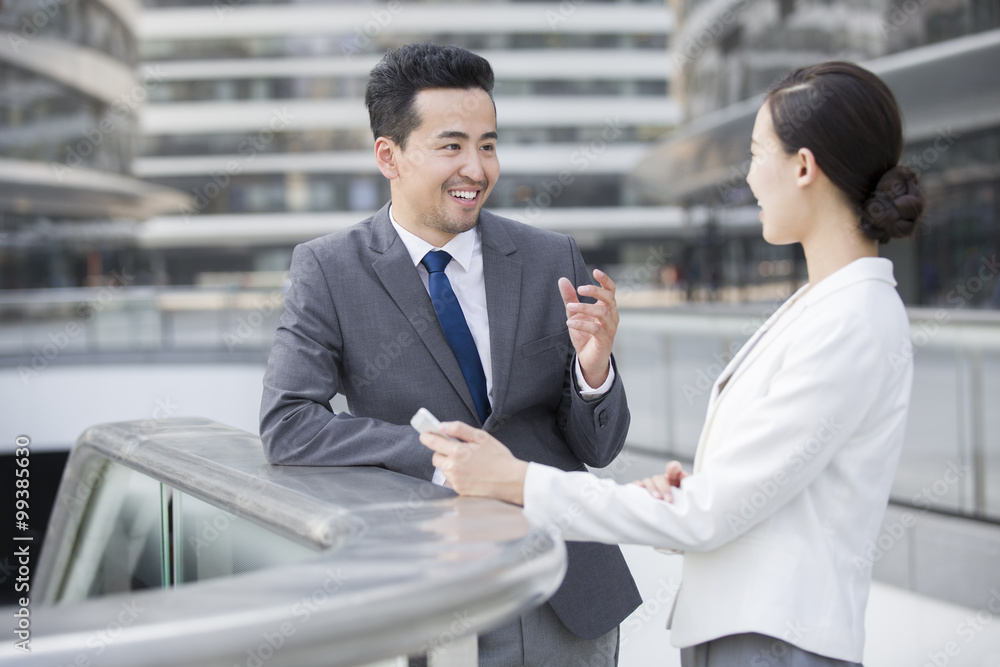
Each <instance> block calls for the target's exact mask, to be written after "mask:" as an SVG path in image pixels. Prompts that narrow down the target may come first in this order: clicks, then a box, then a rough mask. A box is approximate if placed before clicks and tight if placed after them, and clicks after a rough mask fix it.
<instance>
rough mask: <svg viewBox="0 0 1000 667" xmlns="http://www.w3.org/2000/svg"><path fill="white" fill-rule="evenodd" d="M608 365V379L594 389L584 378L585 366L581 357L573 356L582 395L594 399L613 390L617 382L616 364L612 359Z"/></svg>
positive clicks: (577, 381) (577, 382)
mask: <svg viewBox="0 0 1000 667" xmlns="http://www.w3.org/2000/svg"><path fill="white" fill-rule="evenodd" d="M608 366H609V367H608V379H606V380H605V381H604V384H602V385H601V386H600V387H598V388H597V389H594V388H593V387H591V386H590V385H589V384H587V381H586V380H584V379H583V367H582V366H580V357H574V358H573V368H574V369H575V370H576V385H577V386H578V387H579V388H580V396H582V397H583V398H585V399H587V400H591V401H592V400H595V399H598V398H601V397H602V396H604V395H605V394H606V393H608V392H609V391H611V385H613V384H614V383H615V366H614V364H612V363H611V362H610V361H609V362H608Z"/></svg>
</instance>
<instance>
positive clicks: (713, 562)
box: [524, 258, 913, 662]
mask: <svg viewBox="0 0 1000 667" xmlns="http://www.w3.org/2000/svg"><path fill="white" fill-rule="evenodd" d="M895 284H896V282H895V280H894V279H893V275H892V263H891V262H890V261H889V260H887V259H880V258H863V259H859V260H857V261H854V262H852V263H851V264H849V265H848V266H845V267H844V268H842V269H840V270H839V271H837V272H836V273H834V274H832V275H830V276H828V277H827V278H825V279H824V280H822V281H820V282H819V283H817V284H816V285H814V286H812V288H811V289H807V287H808V286H806V287H803V288H802V289H801V290H799V291H798V292H796V294H795V295H794V296H793V297H792V298H791V299H789V300H788V301H787V302H786V303H785V304H784V305H782V307H781V308H780V309H778V311H777V312H775V313H774V315H773V316H771V318H770V319H769V320H768V321H767V322H766V323H765V324H764V326H763V327H761V329H760V330H759V331H758V332H757V333H756V334H754V336H753V337H752V338H751V339H750V340H749V341H748V342H747V343H746V345H744V346H743V348H742V349H741V350H740V352H739V354H737V356H736V357H735V358H734V359H733V360H732V362H730V364H729V365H728V366H727V368H726V369H725V370H724V371H723V373H722V375H721V376H720V379H719V381H717V382H716V384H715V387H714V388H713V391H712V395H711V398H710V401H709V406H708V415H707V417H706V420H705V426H704V429H703V430H702V434H701V438H700V440H699V443H698V450H697V454H696V456H695V466H694V474H693V475H691V476H690V477H687V478H686V479H685V480H684V481H683V482H682V484H681V488H680V489H675V493H674V498H673V502H667V501H663V500H656V499H654V498H653V497H652V496H650V495H649V494H648V493H647V492H646V491H645V490H644V489H642V488H640V487H637V486H635V485H618V484H616V483H614V482H612V481H611V480H606V479H598V478H597V477H595V476H593V475H590V474H588V473H580V472H574V473H566V472H563V471H560V470H556V469H554V468H549V467H546V466H542V465H539V464H536V463H532V464H530V466H529V468H528V473H527V477H526V479H525V488H524V501H525V502H524V507H525V511H526V512H527V513H528V514H529V515H533V516H535V517H536V518H538V519H540V520H542V521H543V522H546V523H550V524H551V525H553V526H555V527H557V528H559V529H560V530H561V531H562V534H563V536H564V537H565V538H566V539H570V540H593V541H601V542H622V543H635V544H649V545H652V546H656V547H664V548H668V549H679V550H683V551H686V552H687V553H686V554H685V556H684V576H683V583H682V585H681V589H680V592H679V593H678V596H677V601H676V603H675V609H674V614H673V620H672V632H671V643H672V644H673V645H674V646H677V647H679V648H683V647H687V646H693V645H696V644H700V643H703V642H707V641H710V640H712V639H716V638H718V637H723V636H726V635H731V634H737V633H745V632H756V633H761V634H764V635H768V636H772V637H777V638H780V639H784V640H785V641H788V642H789V643H791V644H794V645H795V646H798V647H799V648H802V649H804V650H806V651H812V652H813V653H818V654H820V655H824V656H829V657H831V658H837V659H840V660H849V661H852V662H861V660H862V650H863V647H864V615H865V605H866V604H867V601H868V591H869V588H870V584H871V569H870V561H869V560H868V559H867V558H865V556H864V554H865V552H866V549H867V548H868V547H869V546H870V545H871V544H872V543H873V542H874V541H875V540H876V538H877V536H878V532H879V530H880V526H881V520H882V516H883V513H884V510H885V507H886V504H887V502H888V498H889V490H890V487H891V485H892V480H893V476H894V473H895V470H896V464H897V462H898V460H899V454H900V449H901V446H902V444H903V430H904V426H905V424H906V411H907V406H908V403H909V398H910V386H911V383H912V379H913V355H912V348H911V344H910V328H909V321H908V319H907V315H906V310H905V309H904V307H903V303H902V301H901V300H900V298H899V295H898V294H897V293H896V290H895V289H894V287H895Z"/></svg>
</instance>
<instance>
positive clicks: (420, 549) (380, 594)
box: [0, 418, 566, 667]
mask: <svg viewBox="0 0 1000 667" xmlns="http://www.w3.org/2000/svg"><path fill="white" fill-rule="evenodd" d="M108 462H114V463H116V464H119V465H122V466H125V467H126V468H129V469H131V470H134V471H137V472H139V473H141V474H143V475H147V476H149V477H151V478H153V479H155V480H157V481H160V482H162V483H163V484H165V485H168V486H169V487H171V488H173V489H176V490H179V491H181V492H184V493H188V494H190V495H193V496H196V497H197V498H199V499H201V500H203V501H205V502H207V503H209V504H211V505H214V506H216V507H219V508H222V509H225V510H227V511H229V512H231V513H233V514H236V515H237V516H239V517H242V518H243V519H246V520H249V521H251V522H253V523H255V524H257V525H259V526H262V527H264V528H266V529H269V530H270V531H272V532H274V533H277V534H280V535H284V536H287V537H289V538H292V539H293V540H296V541H298V542H300V543H302V544H306V545H311V546H313V547H314V548H316V549H317V550H318V551H319V554H318V555H317V556H316V557H315V558H313V559H310V560H307V561H305V562H300V563H297V564H294V565H288V566H279V567H274V568H270V569H265V570H260V571H256V572H252V573H250V574H243V575H238V576H233V577H229V578H222V579H213V580H209V581H203V582H198V583H195V584H186V585H183V586H180V587H177V588H172V589H169V590H155V591H138V592H133V593H129V594H127V595H123V594H114V595H108V596H105V597H102V598H98V599H92V600H87V601H84V602H80V603H72V604H53V603H54V602H56V601H57V598H58V591H59V588H60V584H61V581H62V578H63V575H64V574H65V573H66V571H67V566H68V561H69V560H70V555H71V553H72V551H73V549H74V544H75V541H76V540H77V538H78V537H79V535H80V527H81V524H82V521H83V518H84V513H85V512H86V511H87V509H88V504H89V501H90V500H91V496H92V495H93V492H94V488H95V486H97V485H96V484H94V483H93V476H94V475H95V474H97V475H100V470H101V467H102V466H103V465H107V464H108ZM57 498H74V499H76V500H78V501H80V502H57V503H56V507H55V510H54V511H53V514H52V518H51V520H50V524H49V529H48V532H47V534H46V538H45V547H44V550H43V552H42V556H41V558H40V560H39V562H38V570H37V577H36V579H35V580H34V582H33V583H32V591H31V593H32V599H33V600H37V601H41V603H40V604H39V603H37V602H36V603H33V606H32V608H31V628H32V636H31V652H30V653H27V654H24V653H20V652H17V651H15V650H14V648H13V647H12V645H11V643H10V642H7V643H5V644H4V645H3V647H0V658H3V659H5V658H18V659H19V664H24V665H46V666H51V665H56V664H79V663H78V662H76V661H77V660H79V658H80V656H83V657H85V658H89V659H91V660H92V659H93V658H94V652H95V637H99V636H102V635H101V634H100V633H102V631H104V630H105V628H106V627H108V621H109V620H112V621H113V619H115V618H117V617H118V616H119V615H120V614H121V613H122V609H123V605H125V606H126V607H128V608H130V609H133V610H135V609H139V610H142V611H141V613H138V614H136V615H135V617H134V618H133V619H132V621H131V623H130V624H128V625H127V627H122V626H121V625H119V626H118V629H119V630H120V632H119V633H118V634H116V636H115V637H114V640H113V641H110V642H100V653H101V656H100V664H102V665H107V666H112V665H122V666H126V665H127V666H129V667H134V666H135V665H144V664H158V665H189V666H199V665H206V666H207V665H220V664H227V665H232V664H243V662H244V661H245V660H246V659H247V649H248V648H249V647H253V646H256V645H258V644H259V643H260V642H261V638H262V637H267V636H269V635H273V634H274V633H275V632H277V630H278V628H283V627H285V626H286V625H287V624H291V626H292V627H294V630H295V631H294V633H291V634H287V633H283V634H282V641H281V646H280V649H279V648H274V650H273V655H272V656H270V657H269V659H268V661H267V664H268V666H269V667H272V666H278V665H281V666H285V665H287V666H289V667H291V666H295V667H307V666H309V665H316V666H319V665H323V666H324V667H326V666H330V665H358V664H362V663H368V662H371V661H373V660H376V659H381V658H387V657H392V656H398V655H403V654H406V653H408V652H411V651H414V650H418V649H419V648H420V647H422V646H423V647H427V646H431V647H433V646H434V645H435V640H436V639H437V640H440V638H441V637H443V636H445V635H448V633H451V634H450V635H448V636H451V637H452V638H454V637H455V636H456V627H455V626H456V619H460V621H461V623H460V624H459V625H460V626H461V627H460V628H459V632H458V633H457V634H461V635H462V636H464V637H468V636H470V635H471V636H474V634H475V633H477V632H480V631H482V630H484V629H488V628H490V627H491V626H494V625H496V624H498V623H499V622H502V621H503V620H505V619H508V618H510V617H512V616H514V615H516V614H517V613H520V612H521V611H523V610H526V609H528V608H530V607H532V606H535V605H538V604H540V603H542V602H543V601H545V600H546V599H547V598H548V597H549V596H550V595H551V594H552V593H553V592H554V591H555V590H556V588H557V587H558V585H559V583H560V581H561V580H562V577H563V574H564V572H565V567H566V555H565V546H564V544H563V543H562V542H561V541H560V540H558V539H555V538H553V537H551V536H550V535H549V533H548V532H546V531H545V530H543V529H541V528H539V527H537V526H535V525H533V524H531V523H530V522H529V521H528V520H527V519H526V518H525V517H524V515H523V514H522V513H521V511H520V509H519V508H516V507H514V506H511V505H506V504H504V503H500V502H497V501H492V500H485V499H465V498H457V497H456V496H455V495H454V493H453V492H451V491H450V490H447V489H444V488H442V487H439V486H436V485H433V484H431V483H429V482H425V481H422V480H418V479H413V478H410V477H406V476H404V475H400V474H396V473H393V472H389V471H386V470H381V469H375V468H332V467H326V468H319V467H293V466H288V467H285V466H271V465H268V464H267V462H266V461H265V459H264V455H263V449H262V447H261V443H260V439H259V438H258V437H256V436H253V435H250V434H249V433H245V432H242V431H239V430H237V429H233V428H231V427H228V426H224V425H221V424H218V423H214V422H210V421H208V420H204V419H193V418H184V419H168V420H163V421H161V422H158V423H157V424H156V425H155V427H153V428H151V427H150V425H149V423H148V422H123V423H117V424H106V425H101V426H96V427H93V428H91V429H88V430H87V431H86V432H85V433H84V434H83V435H82V436H81V437H80V439H79V441H78V443H77V445H76V447H75V448H74V449H73V452H72V454H71V456H70V459H69V461H68V463H67V468H66V471H65V473H64V476H63V482H62V485H61V487H60V491H59V495H58V496H57ZM331 572H333V573H335V574H336V577H337V586H336V588H337V590H336V593H335V594H330V595H329V596H326V597H325V598H324V599H323V600H322V601H321V602H316V597H315V596H313V594H314V593H315V592H316V591H317V590H322V589H323V588H324V586H325V582H326V581H328V580H329V579H330V577H331V576H333V575H331ZM326 590H328V591H329V589H328V588H327V589H326ZM309 596H312V600H313V602H314V603H315V604H314V605H313V606H311V607H310V609H311V614H310V618H309V621H308V623H302V622H301V620H300V619H297V618H296V615H295V611H294V610H295V608H296V602H299V601H301V600H302V599H304V598H305V597H309Z"/></svg>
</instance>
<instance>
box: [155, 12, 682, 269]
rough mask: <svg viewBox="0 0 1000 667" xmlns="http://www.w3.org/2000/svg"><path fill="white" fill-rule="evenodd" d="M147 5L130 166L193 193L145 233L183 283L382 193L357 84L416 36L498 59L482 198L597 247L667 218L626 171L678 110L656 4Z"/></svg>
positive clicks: (380, 199) (264, 260) (282, 261)
mask: <svg viewBox="0 0 1000 667" xmlns="http://www.w3.org/2000/svg"><path fill="white" fill-rule="evenodd" d="M183 4H188V5H190V6H181V5H183ZM149 5H150V7H149V9H148V10H147V11H146V12H144V14H143V17H142V21H141V22H140V28H139V35H140V41H141V52H142V57H143V59H144V60H145V62H146V63H147V65H148V66H150V67H153V68H154V69H155V70H156V71H157V72H162V74H163V83H162V85H159V86H157V87H156V89H155V90H152V91H151V103H150V105H149V106H148V107H147V108H146V110H145V112H144V114H143V121H142V134H143V144H144V145H143V150H142V157H141V158H140V159H139V160H138V161H137V162H136V169H137V173H139V174H140V175H141V176H143V177H144V178H148V179H150V180H153V181H155V182H157V183H160V184H163V185H169V186H171V187H175V188H179V189H181V190H184V191H186V192H187V193H189V194H190V195H191V197H192V199H193V201H192V204H191V205H190V206H188V207H185V208H183V209H180V210H176V211H174V212H173V215H163V216H160V217H158V218H157V219H155V220H153V221H152V222H151V224H150V225H148V226H147V227H146V229H145V230H144V232H143V234H144V235H143V237H142V239H141V242H142V243H143V244H144V245H145V247H147V248H149V250H150V252H152V253H158V254H160V255H161V256H163V257H164V258H165V260H164V261H165V262H166V263H167V264H168V265H169V266H170V267H171V273H172V274H173V275H174V276H176V279H177V280H178V281H181V282H197V281H198V280H199V278H198V276H199V275H200V274H201V273H203V272H206V271H253V270H278V269H280V270H284V269H285V268H287V265H288V259H289V257H290V252H291V248H292V246H293V245H294V244H295V243H299V242H301V241H304V240H307V239H309V238H313V237H316V236H319V235H322V234H325V233H328V232H330V231H333V230H334V229H337V228H340V227H343V226H346V225H350V224H354V223H355V222H358V221H360V220H361V219H363V218H365V217H367V216H368V215H369V214H370V213H371V212H373V211H374V210H376V209H377V208H378V207H380V206H381V205H382V204H383V203H384V202H385V201H387V200H388V197H389V188H388V183H387V181H386V180H385V179H384V178H383V177H382V176H381V174H380V173H379V172H378V170H377V169H376V166H375V161H374V157H373V154H372V146H373V144H374V141H373V139H372V136H371V132H370V130H369V126H368V114H367V110H366V109H365V107H364V103H363V95H364V88H365V84H366V81H367V75H368V72H369V70H370V69H371V68H372V67H373V66H374V65H375V64H376V63H377V62H378V60H379V59H380V58H381V57H382V55H383V54H384V53H385V51H386V49H388V48H390V47H397V46H400V45H402V44H405V43H409V42H417V41H424V40H430V41H436V42H440V43H449V44H457V45H460V46H464V47H467V48H469V49H472V50H474V51H476V52H477V53H480V54H481V55H483V56H485V57H486V58H487V59H488V60H489V61H490V62H491V63H492V65H493V67H494V69H495V72H496V75H497V85H496V90H495V97H496V102H497V109H498V126H499V127H498V129H499V134H500V144H499V151H498V154H499V157H500V163H501V177H500V180H499V181H498V183H497V185H496V187H495V189H494V190H493V193H492V195H491V197H490V200H489V202H488V203H487V206H488V207H490V208H491V209H492V210H495V211H498V212H501V213H503V214H506V215H510V216H511V217H515V218H518V219H521V220H524V221H527V222H531V223H534V224H538V225H542V226H546V227H550V228H553V229H559V230H560V231H565V232H570V233H574V234H575V235H577V237H578V239H579V240H580V241H581V245H582V246H583V247H584V251H585V253H586V252H588V247H589V248H590V250H589V252H590V253H591V254H592V255H594V253H597V252H598V251H599V250H603V248H599V247H598V246H599V244H601V242H602V241H603V240H605V239H607V238H608V237H609V236H610V237H616V238H628V237H629V236H631V237H633V238H641V237H642V236H643V235H646V234H648V233H649V230H650V229H653V230H657V229H659V228H660V227H662V226H663V225H664V224H666V223H670V222H675V218H676V212H675V211H674V210H673V209H671V208H663V207H643V206H640V205H639V202H638V197H637V193H636V191H635V189H634V187H633V186H632V184H631V183H630V181H629V179H628V173H629V172H630V171H631V169H632V167H633V165H634V164H635V163H636V161H637V160H639V159H640V158H641V157H642V156H643V155H644V154H645V152H646V151H647V150H648V142H649V141H650V140H652V139H653V138H655V137H658V136H661V135H662V133H663V132H664V131H666V130H667V129H669V128H670V127H671V126H672V125H673V124H675V123H676V122H678V121H679V120H680V111H679V109H678V107H677V106H676V105H675V104H674V102H673V98H672V97H671V95H670V74H669V72H670V68H669V63H668V55H667V50H666V49H667V43H668V36H669V34H670V31H671V29H672V19H671V13H670V12H669V10H667V9H665V7H664V6H663V5H662V4H661V3H659V2H655V1H652V0H651V1H639V2H626V3H589V2H588V3H584V2H582V1H579V0H577V1H574V0H565V1H564V2H561V3H555V2H551V3H522V2H507V1H497V2H477V3H448V4H438V3H429V2H428V3H424V2H406V3H402V2H398V1H396V0H393V1H391V2H388V3H378V4H371V3H362V2H336V3H333V2H330V3H326V2H318V3H302V4H299V3H285V2H264V3H253V4H251V3H249V2H247V3H244V2H241V1H240V0H215V2H214V3H213V4H211V5H205V4H199V5H197V6H196V5H195V3H194V2H189V3H183V2H177V1H176V0H151V2H150V3H149ZM460 15H472V16H473V18H474V20H469V21H461V22H459V21H457V20H456V17H458V16H460ZM616 253H617V250H612V252H611V256H609V257H607V258H606V259H608V260H610V261H617V257H616V256H615V255H616Z"/></svg>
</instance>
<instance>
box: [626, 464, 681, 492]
mask: <svg viewBox="0 0 1000 667" xmlns="http://www.w3.org/2000/svg"><path fill="white" fill-rule="evenodd" d="M687 476H688V473H686V472H684V470H682V469H681V464H680V463H679V462H677V461H671V462H670V463H668V464H667V470H666V472H665V473H664V474H662V475H654V476H653V477H647V478H646V479H637V480H636V481H634V482H632V483H633V484H635V485H636V486H641V487H642V488H644V489H646V490H647V491H649V495H651V496H653V497H654V498H657V499H659V500H666V501H667V502H671V501H672V500H673V499H674V494H673V492H672V491H671V490H670V487H673V486H678V487H679V486H680V485H681V480H682V479H684V478H685V477H687Z"/></svg>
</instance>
